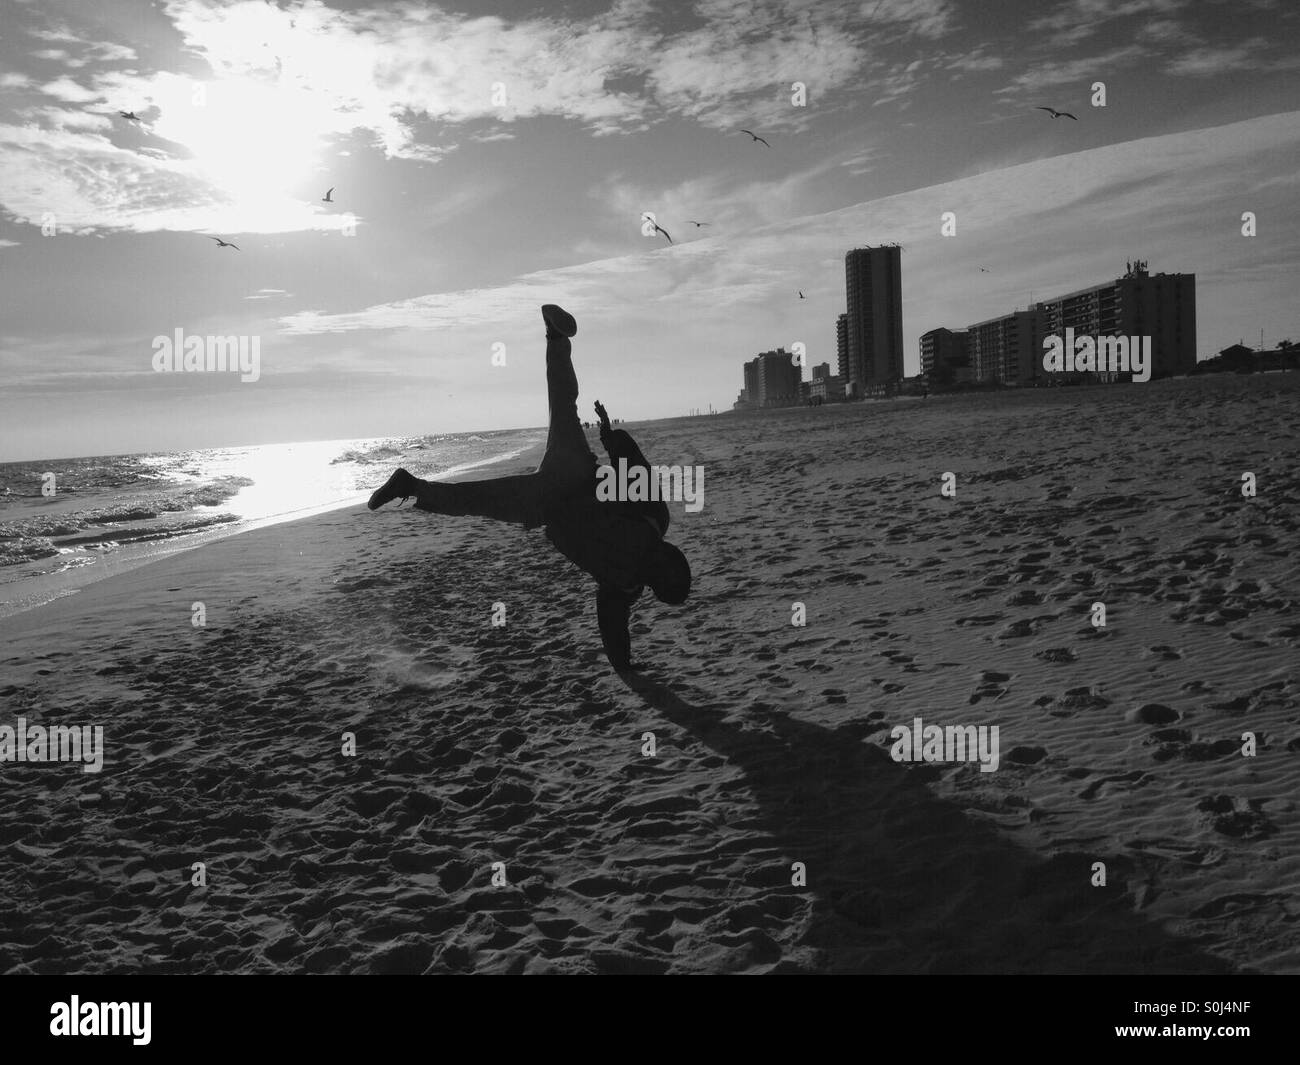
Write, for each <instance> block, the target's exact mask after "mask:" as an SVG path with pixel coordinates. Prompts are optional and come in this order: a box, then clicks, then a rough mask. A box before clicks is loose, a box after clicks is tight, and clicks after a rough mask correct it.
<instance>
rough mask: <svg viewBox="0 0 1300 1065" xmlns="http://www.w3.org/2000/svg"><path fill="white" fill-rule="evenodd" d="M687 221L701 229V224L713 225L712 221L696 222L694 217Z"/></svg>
mask: <svg viewBox="0 0 1300 1065" xmlns="http://www.w3.org/2000/svg"><path fill="white" fill-rule="evenodd" d="M686 222H687V224H688V225H692V226H694V227H695V228H696V229H699V228H700V226H711V225H713V223H712V222H696V221H695V220H694V219H691V218H688V219H686Z"/></svg>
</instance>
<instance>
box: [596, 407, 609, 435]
mask: <svg viewBox="0 0 1300 1065" xmlns="http://www.w3.org/2000/svg"><path fill="white" fill-rule="evenodd" d="M596 414H597V415H598V416H599V417H600V424H601V428H603V429H608V428H609V412H608V411H607V410H605V404H603V403H602V402H601V401H600V400H596Z"/></svg>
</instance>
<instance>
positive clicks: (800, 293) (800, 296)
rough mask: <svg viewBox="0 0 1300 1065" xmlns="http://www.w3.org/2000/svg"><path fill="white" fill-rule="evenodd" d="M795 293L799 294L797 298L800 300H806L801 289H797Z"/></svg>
mask: <svg viewBox="0 0 1300 1065" xmlns="http://www.w3.org/2000/svg"><path fill="white" fill-rule="evenodd" d="M797 291H798V293H799V298H800V299H801V300H806V299H807V298H808V297H807V296H805V295H804V294H803V289H798V290H797Z"/></svg>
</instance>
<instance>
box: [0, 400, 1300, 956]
mask: <svg viewBox="0 0 1300 1065" xmlns="http://www.w3.org/2000/svg"><path fill="white" fill-rule="evenodd" d="M630 428H632V429H633V431H634V433H635V434H636V436H637V439H638V441H639V442H640V443H641V444H642V446H643V448H644V450H645V451H646V452H647V453H648V454H649V455H650V456H651V458H652V460H653V461H655V462H662V463H669V464H672V463H680V464H696V463H698V464H701V465H703V466H704V468H705V470H706V474H707V476H706V482H705V506H704V508H703V510H702V511H701V512H700V513H698V514H688V513H685V512H684V510H683V507H682V505H681V504H675V505H674V506H673V507H672V510H673V528H672V530H671V533H670V538H671V539H673V540H674V541H675V542H676V543H678V544H679V545H680V546H681V547H682V548H683V550H684V551H685V552H686V553H687V555H688V556H689V557H690V558H691V560H692V562H693V565H694V567H695V571H696V578H697V579H696V587H695V591H694V594H693V596H692V598H691V600H690V601H689V602H688V603H687V604H686V605H685V606H684V607H680V608H673V607H665V606H662V605H660V604H657V603H655V602H653V601H652V600H650V601H644V600H643V602H642V603H641V604H639V605H638V608H637V610H636V616H635V623H634V629H633V647H634V653H635V654H636V656H637V657H638V658H640V659H643V660H645V661H646V662H647V663H648V664H649V668H648V669H647V671H646V673H645V674H644V675H643V676H641V677H639V678H637V679H635V680H631V681H628V682H625V681H623V680H621V679H620V678H619V676H618V675H616V674H614V673H613V672H612V671H611V670H610V669H609V668H608V666H607V665H606V663H605V661H604V658H603V655H602V653H601V650H600V643H599V638H598V636H597V633H596V626H595V603H594V594H593V587H592V585H591V583H590V581H589V580H588V579H587V578H585V577H584V576H583V575H582V574H581V573H580V572H579V571H577V570H576V569H575V568H574V567H572V566H571V565H570V564H569V563H568V562H567V561H565V560H564V559H563V558H562V557H560V556H559V555H558V554H557V553H555V552H554V551H553V550H552V549H551V548H550V546H549V545H548V544H547V542H546V540H545V539H544V538H543V536H542V534H541V533H540V532H532V533H525V532H522V531H520V530H517V529H514V528H510V527H504V526H494V525H492V524H491V523H488V522H484V521H480V520H477V519H470V518H437V517H432V516H429V515H426V514H422V513H420V512H416V511H410V510H408V509H405V508H404V509H402V510H393V509H391V507H390V508H386V509H385V510H383V511H379V512H377V513H369V512H367V511H365V510H364V509H349V510H342V511H335V512H332V513H330V514H326V515H322V516H317V517H313V518H310V519H307V520H303V521H298V522H295V523H291V524H286V525H280V526H275V527H272V528H267V529H261V530H257V531H254V532H250V533H247V534H244V535H240V536H235V537H232V538H230V539H227V540H223V541H221V542H218V543H215V544H211V545H208V546H205V547H202V548H200V549H198V550H195V551H191V552H188V553H185V554H182V555H178V556H175V557H172V558H169V559H166V560H163V561H161V562H158V563H155V564H153V565H149V566H146V567H144V568H142V569H139V570H136V571H133V572H131V573H128V574H125V575H123V576H120V577H114V578H110V579H108V580H105V581H102V582H99V583H98V584H95V585H93V586H91V587H89V588H87V589H86V590H85V591H83V592H82V593H80V594H78V595H76V596H73V597H70V598H68V599H65V600H61V601H59V602H57V603H54V604H52V605H50V606H48V607H44V608H41V609H39V610H36V611H32V612H29V613H27V614H23V615H19V616H18V617H15V618H11V619H8V620H6V621H4V622H0V639H2V643H0V723H12V722H13V720H14V719H15V718H16V717H18V716H20V715H22V716H25V717H26V718H27V720H28V721H29V722H32V723H37V722H39V723H44V724H47V725H48V724H59V723H63V724H98V725H102V726H103V728H104V733H105V743H106V747H107V753H106V759H105V765H104V768H103V771H102V772H100V773H98V774H93V773H83V772H81V771H80V768H79V767H77V766H75V765H69V764H51V765H32V764H13V763H5V764H2V765H0V787H3V789H4V800H5V801H4V802H3V803H0V893H2V894H3V896H4V897H5V898H6V900H7V903H6V905H5V906H4V907H3V908H2V909H0V971H17V972H27V971H35V972H43V973H65V972H75V973H100V972H141V971H142V972H154V973H161V972H175V973H192V972H270V971H278V972H314V973H345V972H348V973H351V972H359V973H366V972H378V973H395V972H401V973H408V972H409V973H419V972H573V973H579V972H582V973H587V972H600V973H605V972H647V973H660V972H673V973H687V972H734V973H741V972H845V971H854V972H891V973H893V972H990V973H1000V972H1053V973H1066V972H1070V973H1074V972H1089V973H1120V972H1163V973H1169V972H1227V971H1243V970H1245V971H1263V972H1297V971H1300V935H1298V933H1297V924H1296V914H1297V912H1300V911H1298V910H1297V902H1296V888H1297V884H1298V883H1300V848H1297V833H1298V831H1300V818H1298V817H1297V812H1296V796H1297V794H1298V790H1297V783H1298V782H1300V775H1298V767H1300V707H1298V699H1297V696H1298V693H1300V678H1298V676H1297V662H1300V659H1297V656H1296V644H1297V636H1300V615H1298V614H1297V609H1296V608H1297V602H1298V601H1300V584H1298V582H1297V578H1298V574H1297V555H1296V546H1297V542H1298V537H1297V531H1298V526H1297V520H1298V516H1300V511H1298V510H1297V504H1296V499H1297V489H1298V488H1300V485H1298V483H1297V472H1296V467H1295V457H1296V440H1297V436H1298V434H1300V376H1297V375H1281V376H1277V375H1275V376H1269V377H1264V378H1261V377H1253V378H1239V377H1216V378H1213V379H1199V380H1198V379H1193V380H1188V381H1174V382H1155V383H1151V384H1146V385H1137V386H1128V387H1115V388H1096V389H1067V390H1059V391H1055V392H1052V393H1043V392H1038V393H1026V394H1008V393H1000V394H996V395H992V396H982V397H964V398H955V397H931V398H930V399H929V400H926V401H924V402H922V401H915V400H909V401H896V402H893V403H876V404H858V405H852V406H841V407H823V408H817V409H802V410H791V411H778V412H768V413H766V414H761V415H746V416H733V415H727V416H722V417H712V418H709V417H704V418H692V419H681V420H677V421H669V422H657V423H650V424H647V425H645V426H643V427H640V428H638V427H636V426H631V427H630ZM946 471H949V472H953V473H955V474H956V484H957V495H956V497H955V498H945V497H943V496H942V495H941V494H940V487H941V477H942V474H943V473H944V472H946ZM1244 471H1251V472H1253V473H1254V474H1255V475H1256V477H1257V482H1258V489H1257V490H1258V495H1257V496H1256V497H1255V498H1244V497H1243V496H1242V494H1241V490H1240V486H1241V474H1242V473H1243V472H1244ZM500 472H514V471H513V469H503V470H502V471H500ZM647 599H648V597H647ZM195 602H202V603H204V605H205V607H206V625H205V626H203V627H195V626H193V625H192V624H191V612H192V604H193V603H195ZM796 602H799V603H803V604H804V605H805V608H806V612H807V618H806V624H805V625H803V626H796V625H793V624H792V623H791V619H792V604H794V603H796ZM1095 602H1104V603H1105V604H1106V609H1107V624H1106V627H1105V628H1104V629H1098V628H1095V627H1094V626H1093V625H1092V624H1091V623H1090V610H1091V607H1092V604H1093V603H1095ZM496 603H504V604H505V608H506V624H505V625H504V626H499V627H494V626H493V625H492V623H491V619H492V614H493V609H494V604H496ZM918 716H919V717H921V718H923V719H924V720H925V721H926V722H927V723H931V722H934V723H939V724H961V725H966V724H970V725H976V726H978V725H994V724H996V725H998V726H999V730H1000V745H1001V764H1000V766H999V768H998V769H997V771H996V772H989V773H981V772H980V771H979V767H978V766H977V765H973V764H961V765H951V764H910V765H909V764H905V763H900V762H896V761H894V760H893V759H892V758H891V757H890V749H891V746H892V743H893V741H892V740H891V738H890V730H891V729H892V728H893V727H894V726H896V725H911V724H912V721H913V719H914V718H915V717H918ZM1247 731H1249V732H1253V733H1254V734H1255V736H1256V737H1257V753H1256V754H1255V756H1254V757H1244V756H1243V755H1242V753H1241V749H1242V743H1243V741H1242V739H1241V737H1242V734H1243V733H1244V732H1247ZM345 733H353V734H355V737H356V754H355V756H348V755H345V754H344V753H343V745H344V738H343V737H344V734H345ZM646 733H653V737H654V742H655V746H656V748H657V749H656V752H655V756H654V757H647V756H646V755H644V754H643V747H644V745H645V744H646V738H645V734H646ZM198 862H201V863H204V864H205V870H206V878H207V882H206V886H194V885H193V884H192V883H191V879H192V877H193V876H194V871H193V863H198ZM1097 862H1101V863H1104V864H1105V869H1106V883H1105V886H1094V880H1095V879H1096V873H1095V871H1094V863H1097ZM494 863H504V865H501V866H497V867H496V872H497V879H498V881H499V880H500V879H501V876H502V875H504V878H505V883H504V885H501V884H500V883H498V884H494V883H493V878H494ZM794 863H802V866H803V868H804V869H805V870H806V884H801V883H793V882H792V880H797V879H798V877H797V876H796V875H795V873H794V872H793V871H792V869H793V866H794Z"/></svg>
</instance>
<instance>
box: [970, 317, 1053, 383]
mask: <svg viewBox="0 0 1300 1065" xmlns="http://www.w3.org/2000/svg"><path fill="white" fill-rule="evenodd" d="M1045 322H1046V317H1045V315H1044V313H1043V311H1042V304H1035V306H1033V307H1031V308H1029V310H1027V311H1012V312H1011V313H1010V314H1004V315H1002V316H1001V317H999V318H990V319H989V320H988V321H985V322H977V323H976V324H975V325H972V326H970V327H969V328H968V329H967V330H966V332H967V334H968V338H969V339H968V340H967V348H968V350H969V352H970V364H971V371H972V372H971V376H972V377H973V378H974V379H975V380H976V381H997V382H999V383H1001V384H1004V385H1026V384H1032V383H1033V382H1034V380H1035V379H1036V378H1040V377H1043V376H1045V373H1044V371H1043V338H1044V337H1045V336H1047V334H1048V330H1047V329H1046V328H1045Z"/></svg>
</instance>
